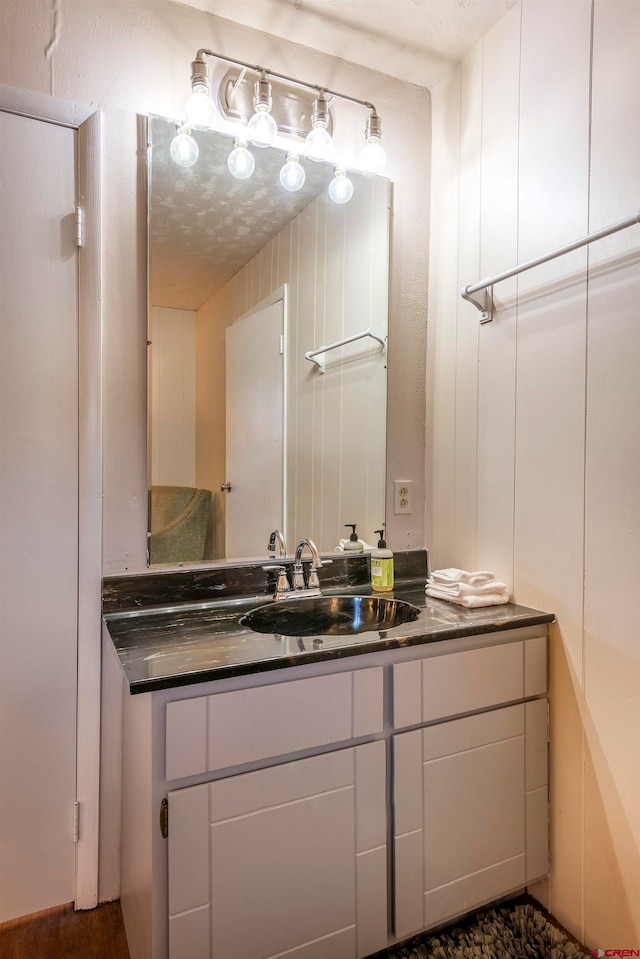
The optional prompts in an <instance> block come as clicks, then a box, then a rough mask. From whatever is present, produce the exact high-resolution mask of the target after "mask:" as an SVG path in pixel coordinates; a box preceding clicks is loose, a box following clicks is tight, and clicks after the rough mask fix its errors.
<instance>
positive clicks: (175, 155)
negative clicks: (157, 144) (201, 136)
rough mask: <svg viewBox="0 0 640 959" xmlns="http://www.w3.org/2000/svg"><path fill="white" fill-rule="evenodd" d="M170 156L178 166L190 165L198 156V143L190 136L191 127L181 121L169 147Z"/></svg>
mask: <svg viewBox="0 0 640 959" xmlns="http://www.w3.org/2000/svg"><path fill="white" fill-rule="evenodd" d="M169 151H170V153H171V157H172V159H173V160H175V162H176V163H177V164H178V166H184V167H190V166H193V164H194V163H195V162H196V161H197V159H198V157H199V156H200V150H199V149H198V144H197V143H196V141H195V140H194V139H193V137H192V136H191V128H190V127H188V126H186V124H184V123H182V124H180V126H179V127H178V132H177V133H176V135H175V136H174V138H173V140H172V141H171V146H170V147H169Z"/></svg>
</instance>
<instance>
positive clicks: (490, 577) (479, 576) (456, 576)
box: [431, 566, 496, 586]
mask: <svg viewBox="0 0 640 959" xmlns="http://www.w3.org/2000/svg"><path fill="white" fill-rule="evenodd" d="M431 579H432V580H433V581H434V583H442V585H444V586H449V585H451V584H452V583H468V584H469V586H482V585H484V584H485V583H491V582H495V579H496V578H495V575H494V574H493V573H492V572H490V571H489V570H488V569H478V570H476V571H475V572H471V573H470V572H468V571H467V570H466V569H456V567H453V566H451V567H449V568H448V569H434V571H433V572H432V574H431Z"/></svg>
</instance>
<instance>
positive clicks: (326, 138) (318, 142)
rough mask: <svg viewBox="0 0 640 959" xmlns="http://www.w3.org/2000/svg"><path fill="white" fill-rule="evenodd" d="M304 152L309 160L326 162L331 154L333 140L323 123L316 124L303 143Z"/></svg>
mask: <svg viewBox="0 0 640 959" xmlns="http://www.w3.org/2000/svg"><path fill="white" fill-rule="evenodd" d="M304 146H305V150H306V151H307V156H308V157H309V159H310V160H326V159H327V157H328V156H329V154H330V153H331V148H332V146H333V140H332V139H331V134H330V133H329V131H328V130H327V127H326V124H325V123H316V124H315V126H314V128H313V130H312V131H311V133H308V134H307V138H306V140H305V141H304Z"/></svg>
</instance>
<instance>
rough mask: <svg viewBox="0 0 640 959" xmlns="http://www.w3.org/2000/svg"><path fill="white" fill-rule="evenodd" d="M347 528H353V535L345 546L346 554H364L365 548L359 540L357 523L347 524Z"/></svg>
mask: <svg viewBox="0 0 640 959" xmlns="http://www.w3.org/2000/svg"><path fill="white" fill-rule="evenodd" d="M344 525H345V526H350V527H351V535H350V536H349V539H348V540H347V541H346V542H345V544H344V551H345V553H362V552H363V546H362V543H361V542H360V540H359V539H358V534H357V533H356V526H357V525H358V524H357V523H345V524H344Z"/></svg>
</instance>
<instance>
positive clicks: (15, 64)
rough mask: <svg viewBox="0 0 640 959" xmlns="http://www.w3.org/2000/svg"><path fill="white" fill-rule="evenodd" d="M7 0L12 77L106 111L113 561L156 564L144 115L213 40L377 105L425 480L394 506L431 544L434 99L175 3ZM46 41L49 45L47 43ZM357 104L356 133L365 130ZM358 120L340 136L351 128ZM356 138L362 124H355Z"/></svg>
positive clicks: (4, 12)
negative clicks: (427, 512) (149, 443)
mask: <svg viewBox="0 0 640 959" xmlns="http://www.w3.org/2000/svg"><path fill="white" fill-rule="evenodd" d="M55 20H56V22H57V24H58V29H57V31H55V32H54V30H55V24H54V5H53V3H45V2H43V0H4V2H3V4H2V8H1V11H0V82H2V83H7V84H12V85H14V86H18V87H24V88H26V89H31V90H36V91H38V92H42V93H50V94H53V95H55V96H58V97H62V98H68V99H70V100H76V101H79V102H84V103H94V104H96V105H98V106H100V108H101V109H102V111H103V123H104V139H103V144H104V147H103V149H104V156H103V214H104V223H103V256H104V270H103V278H104V279H103V284H104V298H103V311H104V364H105V368H104V567H105V571H106V572H123V571H126V570H128V571H133V570H141V569H143V568H144V567H145V543H146V537H145V529H146V512H147V511H146V496H147V494H146V485H147V484H146V443H145V436H146V383H145V364H146V358H145V342H146V311H145V297H146V279H145V273H146V232H145V222H146V193H145V184H144V175H143V167H144V159H145V150H144V148H143V144H142V141H141V139H140V138H139V123H138V118H137V115H138V114H146V113H150V112H153V113H158V114H163V115H167V116H181V115H182V110H183V106H184V100H185V97H186V95H187V93H188V86H189V76H190V73H189V69H190V63H191V60H192V59H193V56H194V54H195V52H196V50H198V49H199V48H200V47H211V48H213V49H217V50H220V52H222V53H227V54H229V55H230V56H233V57H237V58H239V59H241V60H245V61H247V62H251V63H264V64H265V65H266V66H268V67H271V68H272V69H274V70H277V71H279V72H282V73H284V74H288V75H293V76H299V77H300V78H301V79H303V80H309V81H310V82H312V83H318V84H326V85H327V86H328V87H331V88H335V89H338V90H340V91H343V92H345V93H347V94H350V95H353V96H356V97H360V98H362V99H366V100H371V101H372V102H374V103H375V104H376V107H377V109H378V112H379V113H380V116H381V117H382V121H383V124H384V137H385V147H386V149H387V154H388V157H389V163H388V174H389V176H390V177H391V179H392V180H393V181H394V185H395V193H394V232H393V245H392V254H391V258H392V273H391V320H390V328H391V337H392V347H391V350H390V356H389V362H390V370H389V384H390V385H389V394H390V395H389V412H390V420H391V423H392V429H391V436H390V441H389V451H388V462H389V476H390V477H391V478H393V477H394V476H398V475H400V474H401V475H402V477H403V478H404V477H411V478H413V479H414V482H415V487H414V492H415V499H414V512H413V514H412V515H410V516H400V517H394V516H393V508H392V502H391V499H390V494H388V504H389V505H388V512H389V520H390V527H391V533H390V537H389V538H390V541H391V543H392V545H393V546H394V547H396V548H401V547H403V548H404V547H408V546H412V547H421V546H423V545H424V530H423V504H424V366H425V354H424V349H420V348H416V347H419V346H420V344H424V343H425V340H426V287H427V276H426V269H427V220H428V205H429V191H428V182H429V151H430V137H429V105H428V93H427V91H426V90H425V89H424V88H420V87H415V86H411V85H410V84H407V83H404V82H402V81H399V80H393V79H390V78H389V77H385V76H384V75H383V74H381V73H376V72H374V71H373V70H368V69H366V68H362V67H356V66H353V65H351V64H349V63H348V62H346V61H345V60H342V59H337V58H334V57H331V56H327V55H325V54H320V53H317V52H315V51H311V50H309V49H308V48H304V47H298V46H296V45H295V42H293V41H295V35H294V36H292V38H291V40H292V42H286V41H280V40H275V39H274V38H273V37H269V36H267V35H264V34H260V33H258V32H256V31H253V30H250V29H248V28H247V27H240V26H236V25H234V24H232V23H231V22H230V21H227V20H221V19H218V18H216V17H214V16H211V15H210V14H207V13H203V12H200V11H196V10H193V9H190V8H187V7H182V6H180V5H179V4H177V3H171V2H166V0H83V2H82V3H71V4H61V5H60V8H59V14H58V17H57V18H55ZM45 50H47V51H48V52H45ZM362 112H363V111H361V113H360V114H358V123H359V125H358V130H357V135H358V138H359V137H360V132H361V129H363V128H364V117H363V116H362ZM346 126H347V125H345V124H342V125H341V128H340V129H341V132H340V134H339V135H340V137H342V138H346V139H347V143H348V147H349V149H350V148H351V147H352V146H353V144H352V142H351V140H350V139H349V137H348V130H346V129H345V127H346ZM354 137H355V134H354Z"/></svg>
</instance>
